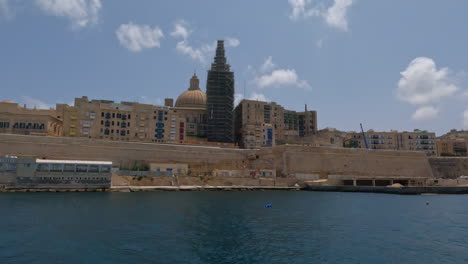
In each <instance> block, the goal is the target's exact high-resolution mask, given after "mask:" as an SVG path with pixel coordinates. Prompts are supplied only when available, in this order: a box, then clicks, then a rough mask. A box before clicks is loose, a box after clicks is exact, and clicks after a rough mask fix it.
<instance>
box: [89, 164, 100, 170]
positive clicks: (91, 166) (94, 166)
mask: <svg viewBox="0 0 468 264" xmlns="http://www.w3.org/2000/svg"><path fill="white" fill-rule="evenodd" d="M88 172H99V165H89V168H88Z"/></svg>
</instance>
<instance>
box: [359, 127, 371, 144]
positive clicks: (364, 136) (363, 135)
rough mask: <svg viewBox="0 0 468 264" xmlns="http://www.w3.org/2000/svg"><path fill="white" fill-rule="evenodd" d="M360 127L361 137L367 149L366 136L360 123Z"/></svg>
mask: <svg viewBox="0 0 468 264" xmlns="http://www.w3.org/2000/svg"><path fill="white" fill-rule="evenodd" d="M360 125H361V132H362V137H363V138H364V144H365V145H366V149H369V145H368V144H367V138H366V134H364V129H363V128H362V123H360Z"/></svg>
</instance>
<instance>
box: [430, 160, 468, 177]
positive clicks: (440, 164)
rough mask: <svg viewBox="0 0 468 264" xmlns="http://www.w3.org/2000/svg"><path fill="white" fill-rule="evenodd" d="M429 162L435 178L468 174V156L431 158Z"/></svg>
mask: <svg viewBox="0 0 468 264" xmlns="http://www.w3.org/2000/svg"><path fill="white" fill-rule="evenodd" d="M429 162H430V164H431V168H432V173H433V175H434V177H435V178H441V179H456V178H458V177H460V176H462V175H465V176H468V158H465V157H437V158H429Z"/></svg>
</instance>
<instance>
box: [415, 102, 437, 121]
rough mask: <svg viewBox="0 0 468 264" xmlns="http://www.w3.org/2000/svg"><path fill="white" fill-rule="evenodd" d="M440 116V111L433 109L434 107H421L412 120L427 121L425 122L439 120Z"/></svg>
mask: <svg viewBox="0 0 468 264" xmlns="http://www.w3.org/2000/svg"><path fill="white" fill-rule="evenodd" d="M438 114H439V109H437V108H435V107H433V106H423V107H420V108H418V109H417V110H416V112H414V114H413V116H412V118H413V119H414V120H420V121H425V120H432V119H435V118H437V116H438Z"/></svg>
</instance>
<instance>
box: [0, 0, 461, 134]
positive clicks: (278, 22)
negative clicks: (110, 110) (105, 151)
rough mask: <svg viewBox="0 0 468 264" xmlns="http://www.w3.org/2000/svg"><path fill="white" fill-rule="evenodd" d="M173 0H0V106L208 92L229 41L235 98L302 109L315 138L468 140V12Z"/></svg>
mask: <svg viewBox="0 0 468 264" xmlns="http://www.w3.org/2000/svg"><path fill="white" fill-rule="evenodd" d="M175 2H177V3H165V4H161V3H154V2H150V1H141V2H139V3H138V4H130V3H125V2H124V1H113V2H106V1H99V0H93V1H73V0H69V1H62V3H75V4H76V3H81V5H80V4H77V5H69V6H67V5H63V6H60V4H58V3H54V1H47V0H40V1H39V0H38V1H32V2H23V1H0V10H1V11H0V30H2V32H3V36H4V38H3V40H2V42H3V45H2V46H3V47H4V48H3V49H1V50H0V56H1V57H2V58H4V59H3V60H2V62H0V72H2V73H3V77H4V78H1V79H2V80H0V86H1V87H2V91H7V93H5V94H4V95H3V96H2V98H1V99H2V100H3V99H10V100H12V101H15V102H18V103H21V104H24V103H26V104H28V105H29V106H33V105H34V104H35V105H36V107H47V106H50V105H52V106H53V105H55V103H56V102H58V103H60V102H61V103H70V102H72V100H73V98H75V97H80V96H82V95H87V96H89V97H90V98H99V99H110V100H115V101H129V100H130V101H139V102H141V103H151V104H158V105H163V103H164V102H163V100H164V98H166V97H170V98H175V97H176V96H177V95H178V94H180V93H181V92H183V91H184V90H186V89H187V79H188V78H189V77H190V76H191V75H192V74H193V71H196V72H197V73H198V76H200V81H201V84H200V86H201V88H202V90H203V91H206V70H208V68H209V65H210V63H211V62H212V61H211V60H212V57H211V56H212V54H213V52H214V47H215V46H214V45H215V41H216V40H217V39H224V40H225V41H226V49H227V52H228V53H229V60H230V64H231V66H232V69H233V71H234V72H235V76H236V82H237V87H236V91H235V92H236V97H237V99H240V98H246V99H259V100H266V101H275V102H278V103H280V104H282V105H285V106H286V107H288V108H290V109H294V110H302V109H303V107H304V104H307V105H308V106H309V107H311V108H313V109H315V110H317V111H318V112H320V118H319V122H318V124H319V128H323V127H336V128H337V129H340V130H346V131H349V130H354V131H357V130H359V123H363V125H364V127H365V129H374V130H377V131H380V130H385V131H389V130H391V129H397V130H400V131H403V130H407V131H412V130H413V129H415V128H420V129H426V130H430V131H435V132H437V134H438V135H441V134H444V133H446V132H448V131H449V130H450V129H452V128H456V129H463V128H465V129H466V128H468V113H467V118H466V119H467V120H466V122H465V123H464V121H465V120H464V112H465V110H466V100H467V99H468V98H467V97H466V94H467V93H466V88H467V87H466V74H465V71H466V69H467V68H468V65H467V63H468V60H467V58H466V55H465V56H463V54H464V53H463V51H464V49H463V47H466V46H467V45H466V44H468V39H467V37H466V36H463V29H464V28H466V25H467V22H468V19H467V18H466V17H465V16H464V14H463V10H466V8H463V7H468V6H467V5H468V4H467V3H464V2H463V1H451V2H450V4H447V3H438V2H436V1H415V2H412V3H406V2H403V1H393V2H391V3H374V2H370V1H367V2H366V1H351V0H335V1H293V0H290V1H287V0H284V1H275V2H266V1H260V2H256V3H248V4H247V3H246V2H244V3H229V2H227V3H223V5H222V6H221V5H217V6H215V4H214V3H216V2H214V1H211V2H204V3H191V2H189V1H175ZM267 4H268V5H267ZM180 5H185V7H186V8H185V9H184V10H179V9H176V7H178V6H180ZM195 6H196V7H195ZM204 6H206V8H205V7H204ZM265 6H268V8H267V9H265V8H264V7H265ZM208 7H211V8H212V12H203V11H202V10H203V9H208ZM402 7H404V8H402ZM121 10H125V11H121ZM192 10H200V13H196V12H192ZM227 10H229V12H227ZM240 12H242V14H243V15H242V20H239V19H236V17H238V14H239V13H240ZM376 12H381V13H378V19H376V14H377V13H376ZM210 15H211V16H212V17H211V18H219V17H220V16H223V19H216V21H217V23H212V19H210ZM396 17H398V19H395V18H396ZM390 19H391V20H390ZM18 32H21V33H22V34H18ZM38 32H40V34H38Z"/></svg>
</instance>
